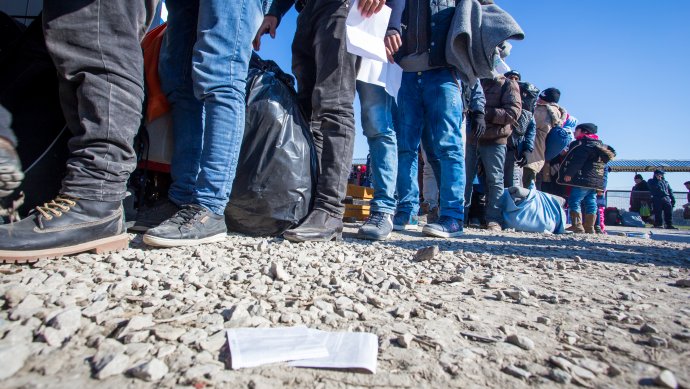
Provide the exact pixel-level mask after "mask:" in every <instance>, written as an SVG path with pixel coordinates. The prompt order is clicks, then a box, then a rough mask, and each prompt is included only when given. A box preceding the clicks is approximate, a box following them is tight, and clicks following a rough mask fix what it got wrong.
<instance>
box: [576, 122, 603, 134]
mask: <svg viewBox="0 0 690 389" xmlns="http://www.w3.org/2000/svg"><path fill="white" fill-rule="evenodd" d="M597 128H598V127H597V125H596V124H594V123H582V124H578V125H577V127H575V130H580V131H582V132H585V133H587V134H596V133H597Z"/></svg>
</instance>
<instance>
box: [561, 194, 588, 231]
mask: <svg viewBox="0 0 690 389" xmlns="http://www.w3.org/2000/svg"><path fill="white" fill-rule="evenodd" d="M586 194H587V189H583V188H577V187H572V189H571V190H570V196H568V210H569V211H570V221H571V226H570V227H568V228H566V230H567V231H570V232H575V233H582V232H585V230H584V227H583V226H582V213H581V209H582V207H581V203H582V199H583V198H584V197H585V195H586Z"/></svg>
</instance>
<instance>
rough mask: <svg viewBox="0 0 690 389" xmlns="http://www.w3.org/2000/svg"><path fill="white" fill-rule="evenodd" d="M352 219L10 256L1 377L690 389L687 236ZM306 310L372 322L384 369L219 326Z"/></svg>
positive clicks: (323, 317)
mask: <svg viewBox="0 0 690 389" xmlns="http://www.w3.org/2000/svg"><path fill="white" fill-rule="evenodd" d="M348 231H349V234H348V236H347V237H346V239H345V241H344V242H340V243H335V242H332V243H304V244H291V243H289V242H287V241H283V240H281V239H275V240H262V239H256V238H248V237H243V236H229V237H228V238H227V240H226V241H225V242H223V243H219V244H212V245H206V246H200V247H196V248H177V249H165V250H160V249H158V250H153V249H149V248H146V247H145V246H144V245H142V243H141V238H140V237H135V236H133V237H134V240H133V242H132V245H131V247H132V248H130V249H128V250H126V251H122V252H119V253H115V254H105V255H91V254H82V255H79V256H76V257H70V258H64V259H62V260H58V261H44V262H39V263H38V264H35V265H33V266H16V265H2V266H0V273H1V274H2V275H0V305H2V307H3V309H2V312H1V313H0V338H1V339H0V386H1V387H3V388H15V387H26V388H34V387H36V388H38V387H51V388H54V387H58V388H60V387H65V388H67V387H69V388H74V387H93V386H96V385H98V386H99V387H106V388H109V387H112V388H124V387H134V388H137V387H175V386H180V387H184V386H194V387H196V388H202V387H215V386H218V387H235V388H242V387H246V388H272V387H292V388H298V387H299V388H342V387H363V388H373V387H376V388H379V387H381V388H385V387H390V388H407V387H412V388H416V387H433V388H442V387H465V388H466V387H497V388H510V387H527V386H532V387H544V388H552V387H556V386H564V385H568V386H571V385H579V386H583V387H604V388H606V387H610V388H620V387H636V386H639V385H659V386H664V387H675V385H679V386H680V387H682V386H683V385H685V387H688V385H690V363H689V362H688V361H690V343H689V341H690V305H689V304H688V302H689V301H690V299H689V297H690V288H688V287H690V274H689V271H688V267H689V266H690V245H689V244H685V243H671V242H660V241H653V240H638V239H632V238H624V237H614V236H599V237H594V236H587V237H585V236H543V235H536V234H522V233H515V232H504V233H501V234H490V233H488V232H486V231H480V230H474V229H469V230H467V232H466V235H465V236H464V237H462V238H459V239H448V240H435V239H430V238H426V237H422V236H421V234H420V233H404V234H395V235H394V236H393V239H392V240H390V241H388V242H385V243H371V242H366V241H361V240H357V239H354V238H353V232H354V231H355V229H354V228H348ZM297 324H302V325H306V326H309V327H312V328H317V329H322V330H329V331H334V330H340V331H367V332H372V333H375V334H377V335H378V338H379V358H378V372H377V374H374V375H371V374H362V373H356V372H348V371H331V370H316V369H298V368H290V367H287V366H285V365H271V366H265V367H261V368H252V369H243V370H238V371H233V370H229V369H227V368H226V366H225V363H226V361H227V357H228V350H227V348H226V347H225V336H224V329H226V328H233V327H269V326H283V325H297ZM267 352H270V351H269V350H267Z"/></svg>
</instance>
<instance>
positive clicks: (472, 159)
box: [464, 143, 479, 223]
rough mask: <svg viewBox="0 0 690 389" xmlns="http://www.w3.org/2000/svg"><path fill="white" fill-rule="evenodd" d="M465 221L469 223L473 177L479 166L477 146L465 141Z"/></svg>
mask: <svg viewBox="0 0 690 389" xmlns="http://www.w3.org/2000/svg"><path fill="white" fill-rule="evenodd" d="M465 150H466V153H465V218H464V220H465V222H466V223H469V221H470V220H469V217H470V208H471V206H472V191H473V189H474V185H473V183H474V178H475V177H476V176H477V170H478V168H479V146H477V145H476V144H471V143H467V145H466V146H465Z"/></svg>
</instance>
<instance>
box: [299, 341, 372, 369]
mask: <svg viewBox="0 0 690 389" xmlns="http://www.w3.org/2000/svg"><path fill="white" fill-rule="evenodd" d="M319 332H321V333H322V334H323V336H325V337H326V339H327V341H326V347H327V348H328V354H329V355H328V356H327V357H323V358H314V359H303V360H299V361H293V362H290V363H289V365H290V366H295V367H314V368H330V369H365V370H368V371H370V372H372V373H376V358H377V356H378V350H379V342H378V338H377V337H376V335H374V334H369V333H364V332H323V331H319Z"/></svg>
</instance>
